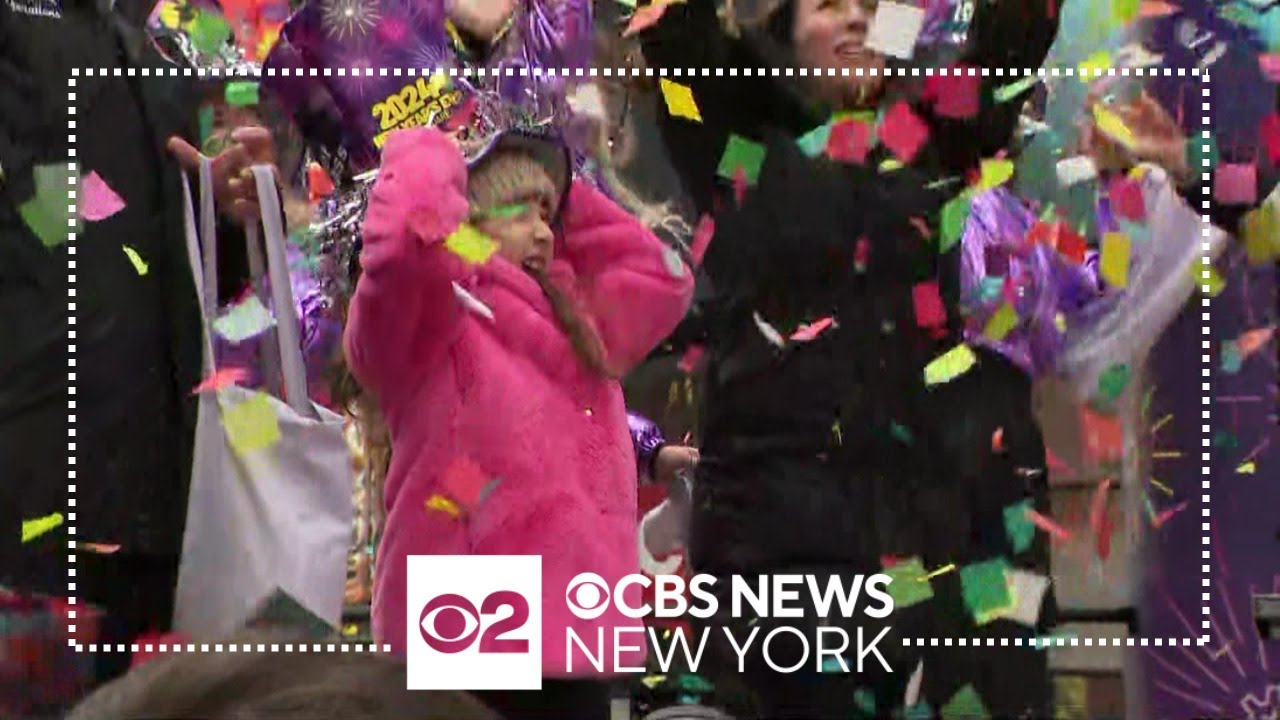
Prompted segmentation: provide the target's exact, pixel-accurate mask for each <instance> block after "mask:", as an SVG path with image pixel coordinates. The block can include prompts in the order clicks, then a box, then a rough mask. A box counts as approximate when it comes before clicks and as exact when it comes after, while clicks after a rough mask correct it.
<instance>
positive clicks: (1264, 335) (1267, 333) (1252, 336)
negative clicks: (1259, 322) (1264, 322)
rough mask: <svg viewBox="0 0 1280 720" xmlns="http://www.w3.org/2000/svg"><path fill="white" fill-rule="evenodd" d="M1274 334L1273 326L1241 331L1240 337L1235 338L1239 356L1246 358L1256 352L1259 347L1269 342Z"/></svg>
mask: <svg viewBox="0 0 1280 720" xmlns="http://www.w3.org/2000/svg"><path fill="white" fill-rule="evenodd" d="M1274 334H1275V327H1274V326H1272V327H1264V328H1258V329H1256V330H1247V331H1245V332H1244V333H1242V334H1241V335H1240V338H1239V339H1238V340H1236V344H1237V345H1238V346H1239V348H1240V355H1241V357H1242V358H1244V359H1248V357H1249V356H1250V355H1252V354H1254V353H1255V352H1257V351H1258V349H1259V348H1261V347H1262V346H1264V345H1266V344H1267V343H1268V342H1270V341H1271V337H1272V335H1274Z"/></svg>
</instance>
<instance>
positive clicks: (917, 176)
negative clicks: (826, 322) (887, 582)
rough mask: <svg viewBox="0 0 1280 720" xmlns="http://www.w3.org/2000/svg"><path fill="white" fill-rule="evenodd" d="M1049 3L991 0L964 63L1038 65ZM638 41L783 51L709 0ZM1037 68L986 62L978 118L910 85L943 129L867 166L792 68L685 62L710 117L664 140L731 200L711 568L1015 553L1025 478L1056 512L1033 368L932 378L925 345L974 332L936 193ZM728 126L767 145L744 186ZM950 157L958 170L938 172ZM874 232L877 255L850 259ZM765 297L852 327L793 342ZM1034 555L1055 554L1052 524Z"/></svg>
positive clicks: (976, 156) (687, 182)
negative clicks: (933, 297) (921, 309)
mask: <svg viewBox="0 0 1280 720" xmlns="http://www.w3.org/2000/svg"><path fill="white" fill-rule="evenodd" d="M1045 12H1046V3H1039V2H1027V3H1023V2H1013V3H1009V2H1001V3H999V4H998V5H997V4H992V3H981V4H980V7H979V9H978V11H977V15H976V19H975V25H974V27H973V31H972V36H971V46H972V47H973V48H974V51H973V52H971V53H970V55H969V57H968V58H967V59H966V60H965V62H967V63H969V64H971V65H976V66H981V67H990V68H1002V69H1003V68H1024V69H1031V68H1036V67H1039V65H1040V64H1041V62H1042V61H1043V58H1044V56H1045V54H1046V52H1047V51H1048V48H1049V45H1050V44H1051V42H1052V40H1053V37H1054V34H1055V32H1056V24H1057V23H1056V19H1053V18H1050V17H1048V16H1047V15H1046V14H1045ZM643 40H644V45H645V53H646V60H647V61H648V63H649V65H651V66H655V67H668V68H676V67H679V68H689V67H693V68H703V67H712V68H730V67H732V68H744V67H746V68H757V67H761V66H764V65H767V62H766V61H765V60H764V58H763V56H762V55H761V53H760V52H759V51H758V50H757V49H756V46H755V45H753V43H751V42H749V41H745V40H743V41H740V40H736V39H733V38H730V37H728V36H726V35H725V34H724V33H723V32H722V31H721V30H720V26H719V23H718V20H717V18H716V17H715V9H714V3H712V2H709V1H706V0H703V1H699V0H690V2H689V3H687V4H677V5H671V6H669V7H668V9H667V11H666V14H665V17H664V18H663V19H662V21H661V22H660V23H659V24H658V25H656V26H655V27H654V28H652V29H650V30H649V31H647V32H646V34H645V35H644V36H643ZM1021 76H1022V71H1017V72H1010V73H1007V74H1002V76H999V77H997V76H994V75H993V76H991V77H987V78H984V79H983V82H982V102H981V110H980V113H979V115H978V117H977V118H975V119H972V120H969V121H956V120H949V119H945V118H941V117H937V116H936V115H934V114H932V113H931V112H930V110H929V108H927V107H924V106H920V105H916V106H915V107H914V110H915V112H916V113H917V114H918V115H919V116H920V117H921V118H923V119H924V120H925V121H926V123H927V124H928V127H929V131H930V137H929V141H928V143H927V145H926V146H925V147H924V149H922V150H921V152H920V153H919V155H918V156H917V158H916V160H915V161H914V162H913V163H912V164H911V165H910V166H909V167H906V168H904V169H901V170H897V171H894V172H887V173H882V172H878V171H877V170H876V167H877V165H878V164H879V162H880V160H882V159H884V158H885V157H888V156H887V154H886V151H885V150H884V149H883V147H882V146H878V147H877V148H876V149H875V150H873V152H872V155H871V156H870V157H869V159H868V161H867V163H866V165H865V166H857V165H844V164H837V163H834V162H831V161H829V160H827V159H825V158H818V159H811V158H808V157H806V156H805V155H804V154H803V153H802V152H801V151H800V149H799V148H798V146H797V144H796V138H797V137H798V136H799V135H801V134H803V133H805V132H807V131H808V130H810V129H812V128H813V127H815V126H817V125H819V124H821V123H822V122H824V121H825V120H826V114H825V113H819V112H815V111H814V109H813V108H810V107H808V106H806V104H805V103H804V102H803V100H801V98H802V94H801V93H800V92H798V90H797V88H796V86H794V85H791V84H788V83H791V82H793V81H790V80H787V79H786V78H773V77H770V78H759V77H752V78H743V77H738V78H733V77H729V76H728V73H727V72H726V73H725V75H724V76H722V77H715V76H712V77H702V76H700V75H699V76H695V77H689V76H687V75H686V76H683V77H680V78H673V79H676V80H677V81H678V82H681V83H684V84H687V85H689V86H691V88H692V90H693V94H694V96H695V98H696V100H697V103H698V106H699V109H700V112H701V115H702V117H703V120H704V122H703V123H701V124H695V123H691V122H689V121H686V120H682V119H679V118H672V117H670V116H667V117H665V118H664V119H663V121H662V122H663V133H664V140H665V142H666V145H667V148H668V152H669V155H670V157H671V159H672V162H673V164H674V165H675V166H676V168H677V170H678V171H679V173H680V175H681V178H682V181H683V183H684V186H685V190H686V192H688V193H689V194H690V195H691V196H692V197H693V198H694V200H695V203H696V205H697V206H698V208H699V211H701V212H712V213H714V216H715V219H716V232H715V236H714V238H713V240H712V242H711V245H710V248H709V250H708V252H707V255H706V257H705V269H706V271H707V273H708V275H709V277H710V281H711V284H712V286H713V292H712V294H713V299H712V301H711V302H710V303H709V306H708V307H705V308H704V309H703V313H704V317H705V320H706V331H707V338H708V343H709V357H710V362H709V367H708V371H707V378H706V383H705V385H706V388H705V397H704V398H703V407H702V420H703V427H702V431H701V433H700V437H701V441H702V458H703V460H702V463H701V465H700V467H699V473H698V480H699V482H698V484H697V496H696V497H695V501H694V519H693V528H692V534H691V538H690V557H691V560H692V562H693V564H694V565H695V566H696V567H697V569H698V570H699V571H701V572H729V573H731V572H741V571H749V572H771V571H777V570H780V569H783V568H790V567H799V566H807V567H814V566H825V567H846V568H847V567H855V568H860V569H861V570H863V571H868V570H874V569H876V568H879V567H880V566H881V558H882V556H885V555H893V556H898V557H910V556H915V555H922V556H923V557H924V562H925V564H926V566H928V567H939V566H943V565H946V564H948V563H957V564H960V565H962V564H964V563H966V562H972V561H977V560H985V559H990V558H992V557H996V556H1008V557H1011V558H1012V557H1013V556H1014V555H1015V554H1014V552H1013V551H1012V549H1011V547H1010V546H1009V541H1008V540H1007V538H1006V537H1005V531H1004V523H1003V520H1002V513H1003V509H1004V508H1005V507H1007V506H1008V505H1011V504H1013V503H1015V502H1019V501H1021V500H1023V499H1026V498H1030V499H1032V500H1033V501H1034V503H1035V505H1036V507H1037V508H1038V509H1039V510H1040V511H1041V512H1047V502H1048V499H1047V488H1046V485H1045V483H1046V472H1045V470H1044V451H1043V446H1042V442H1041V437H1040V433H1039V431H1038V429H1037V426H1036V423H1035V420H1034V418H1033V415H1032V410H1031V393H1030V380H1029V378H1027V377H1026V376H1025V375H1024V374H1023V373H1022V372H1021V371H1020V370H1018V369H1017V368H1016V367H1014V366H1013V365H1012V364H1010V363H1008V362H1006V361H1005V360H1004V359H1003V358H1001V357H999V356H997V355H995V354H992V353H988V352H985V351H982V350H975V352H976V353H977V355H978V363H977V365H976V366H975V367H974V368H973V369H971V370H969V371H968V372H967V373H965V374H964V375H962V376H961V377H959V378H958V379H956V380H953V381H951V382H949V383H945V384H941V385H934V386H932V387H928V386H926V385H925V383H924V367H925V365H926V364H928V363H929V362H930V361H931V360H933V359H934V358H936V357H938V356H939V355H941V354H943V353H944V352H946V351H947V350H949V349H951V348H952V347H954V346H956V345H957V344H958V343H959V342H960V335H959V331H960V325H961V323H960V318H959V313H958V310H957V305H958V298H957V294H958V265H959V263H958V258H957V257H956V250H952V251H951V252H949V253H946V254H942V255H940V254H939V253H938V252H937V245H936V243H937V235H938V230H937V228H938V223H937V219H938V213H939V210H940V208H941V206H942V205H943V204H944V203H945V202H946V201H947V200H948V199H949V198H950V197H952V196H953V195H954V194H955V193H957V192H958V191H959V190H960V189H961V188H962V186H963V184H964V180H963V178H964V176H965V174H966V172H968V171H970V170H971V169H973V168H976V167H977V165H978V163H979V161H980V160H981V159H982V158H986V157H992V156H994V155H995V154H996V152H997V151H999V150H1000V149H1002V148H1006V147H1007V146H1008V145H1009V144H1010V142H1011V139H1012V134H1013V129H1014V125H1015V123H1016V120H1017V117H1018V114H1019V111H1020V108H1021V105H1022V102H1023V100H1024V99H1025V96H1024V97H1022V98H1016V99H1014V100H1012V101H1010V102H1007V103H999V104H998V103H996V102H995V101H994V100H993V98H992V90H993V89H994V88H995V87H998V86H1000V85H1005V84H1008V83H1011V82H1013V81H1014V80H1015V79H1017V78H1019V77H1021ZM730 133H734V134H737V135H740V136H744V137H747V138H750V139H753V140H754V141H756V142H759V143H761V144H763V145H765V147H766V150H767V155H766V158H765V161H764V164H763V167H762V168H761V172H760V176H759V180H758V183H757V185H756V186H755V187H751V188H748V189H747V191H746V193H745V198H744V200H743V202H742V203H741V204H740V205H739V204H738V203H737V202H736V200H735V199H734V197H733V191H732V189H730V187H729V186H728V184H727V183H725V182H723V181H717V180H716V178H715V171H716V167H717V165H718V163H719V161H720V157H721V154H722V153H723V149H724V147H725V142H726V139H727V136H728V135H729V134H730ZM947 178H956V179H957V180H956V181H955V182H953V183H952V184H943V185H938V184H937V183H936V182H935V181H938V180H944V179H947ZM920 220H923V221H924V224H925V225H926V226H927V228H928V234H927V235H926V234H925V233H922V232H921V230H919V229H918V228H917V227H916V225H918V224H919V222H918V221H920ZM860 239H866V241H867V245H866V249H867V253H866V256H865V257H864V258H862V259H863V260H865V271H861V270H859V268H858V267H857V265H858V263H855V262H854V258H855V254H856V253H857V252H858V251H857V248H858V244H859V243H858V241H859V240H860ZM957 247H958V246H957ZM927 280H933V281H936V282H938V284H939V286H940V287H941V290H942V298H943V300H944V303H945V305H946V307H947V309H948V318H949V323H948V327H946V328H942V329H941V330H938V331H936V332H935V331H926V330H922V329H921V328H919V327H918V326H917V322H916V316H915V311H914V305H913V286H915V285H916V284H917V283H920V282H922V281H927ZM757 315H758V316H759V317H760V318H762V319H763V320H765V321H766V322H767V323H768V324H770V325H771V326H773V327H774V328H776V329H777V331H779V332H780V333H781V334H782V335H784V336H788V335H790V334H791V333H792V331H794V330H795V329H796V328H797V327H798V326H799V325H800V324H802V323H811V322H814V321H815V320H818V319H820V318H824V317H832V318H834V320H835V322H836V327H835V328H833V329H830V330H827V331H826V332H824V333H822V334H820V335H819V336H818V337H817V338H816V339H815V340H813V341H810V342H803V343H794V342H789V343H787V345H786V347H784V348H782V349H779V348H777V347H775V346H774V345H773V344H771V343H770V342H769V341H767V340H766V338H765V335H764V333H763V332H762V331H761V330H760V329H759V328H758V324H757V322H756V316H757ZM997 430H1000V431H1001V433H1002V435H1003V447H1002V448H1001V449H1000V450H999V451H995V450H993V447H992V445H993V443H992V435H993V434H994V433H995V432H996V431H997ZM1018 562H1019V563H1020V564H1023V565H1028V566H1034V567H1036V568H1038V569H1040V571H1041V572H1044V571H1046V570H1047V565H1048V551H1047V545H1045V544H1044V543H1043V540H1042V538H1039V539H1037V541H1036V544H1035V545H1034V546H1033V548H1032V549H1031V550H1030V551H1028V552H1026V553H1023V554H1022V555H1020V556H1019V557H1018ZM950 582H951V581H950V580H948V579H946V578H945V577H944V578H943V579H941V580H940V583H941V584H943V585H946V584H948V583H950ZM955 585H957V586H958V583H955ZM953 590H954V591H955V592H958V587H956V588H953ZM943 592H946V591H945V590H944V591H943ZM956 630H958V629H957V628H954V627H953V628H952V632H948V633H946V634H948V635H953V634H960V633H957V632H956Z"/></svg>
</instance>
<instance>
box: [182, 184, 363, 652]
mask: <svg viewBox="0 0 1280 720" xmlns="http://www.w3.org/2000/svg"><path fill="white" fill-rule="evenodd" d="M253 174H254V177H255V180H256V182H257V187H258V197H259V201H260V204H261V206H262V219H263V227H264V229H265V237H266V249H267V263H266V264H267V272H268V275H269V278H270V281H271V297H272V303H273V305H274V307H275V313H276V319H277V323H276V331H275V332H274V333H272V334H271V335H268V336H266V337H268V338H269V337H271V336H274V337H276V338H278V341H279V342H278V345H279V351H280V356H279V365H278V367H279V369H280V374H281V376H282V378H283V384H284V388H285V397H286V398H287V402H284V401H281V400H280V399H279V398H276V397H274V396H271V395H268V394H266V393H259V392H256V391H252V390H248V389H245V388H241V387H236V386H230V387H226V388H223V389H221V390H218V391H207V392H203V393H201V394H200V399H199V416H198V422H197V426H196V438H195V441H196V442H195V452H194V457H193V460H192V463H193V466H192V473H191V491H190V497H189V499H188V502H187V523H186V531H185V533H184V536H183V541H182V559H181V565H180V567H179V571H178V587H177V596H176V599H175V607H174V623H173V624H174V629H175V630H177V631H179V632H182V633H185V634H187V635H189V636H191V637H192V638H194V639H200V640H206V641H209V640H218V639H220V638H221V637H223V636H225V635H226V634H228V633H231V632H234V631H235V630H237V629H239V628H240V627H242V626H243V625H244V624H245V622H246V621H247V620H249V619H250V618H251V617H252V615H253V614H254V611H255V610H256V609H257V608H258V607H259V606H260V605H261V604H262V603H263V602H264V601H265V600H267V599H268V598H269V597H270V596H272V595H274V594H275V593H276V592H278V591H283V592H285V593H287V594H288V595H289V596H291V597H292V598H293V599H295V600H297V601H298V603H300V604H301V605H302V606H303V607H304V608H306V609H307V610H308V611H310V612H311V613H313V614H315V615H316V616H317V617H318V618H320V619H321V620H323V621H325V622H326V623H328V624H330V625H332V626H334V627H337V626H338V624H339V622H340V618H341V614H342V601H343V591H344V585H345V581H346V574H347V553H348V547H349V544H350V541H351V527H352V521H353V517H352V515H353V511H352V504H351V488H352V469H351V467H352V466H351V461H350V457H349V454H348V453H349V451H348V447H347V444H346V440H345V439H344V437H343V433H342V425H343V421H342V418H341V417H340V416H338V415H336V414H334V413H332V412H329V411H328V410H326V409H324V408H322V407H319V406H317V405H315V404H314V403H312V402H311V401H310V400H309V399H308V397H307V384H306V375H305V370H304V365H303V359H302V350H301V347H300V343H299V338H298V317H297V310H296V309H295V306H294V303H293V293H292V289H291V287H290V284H289V274H288V267H287V262H286V258H285V247H284V242H285V241H284V228H283V227H282V222H281V213H280V200H279V196H278V195H277V193H276V187H275V181H274V177H273V175H272V172H271V170H270V168H267V167H255V168H253ZM210 176H211V172H210V167H209V162H208V160H207V159H205V160H204V161H203V163H202V166H201V168H200V220H201V236H202V239H203V243H201V242H199V241H198V240H197V236H196V227H195V217H194V215H195V213H194V211H193V209H192V204H191V191H190V188H189V187H187V186H185V184H184V188H183V190H184V194H185V197H186V205H187V206H186V226H187V233H186V234H187V252H188V255H189V259H190V262H191V270H192V273H193V275H194V277H195V284H196V288H197V292H198V294H199V297H200V304H201V317H202V320H203V336H204V374H205V376H206V377H207V376H208V375H209V374H210V373H211V372H212V371H213V370H214V359H213V358H214V356H213V345H212V342H211V337H212V336H211V334H210V333H211V331H212V320H213V318H214V315H215V314H216V312H217V286H218V284H217V263H216V257H217V245H216V243H217V238H216V237H214V235H215V232H214V228H215V226H216V219H215V216H214V208H213V194H212V187H211V177H210ZM256 236H257V232H256V228H254V229H253V231H251V232H250V233H249V243H250V246H251V248H254V249H253V250H251V254H253V253H256V246H257V237H256ZM201 246H203V262H202V261H201V250H202V248H201ZM255 264H259V263H255ZM263 354H264V355H269V354H270V353H269V352H268V349H267V347H266V343H264V347H263ZM246 402H252V403H253V406H254V407H257V408H259V409H260V410H261V412H259V413H257V414H256V415H255V417H256V418H257V419H258V421H259V422H258V426H259V427H266V428H267V431H266V432H265V433H255V435H257V437H258V438H259V439H258V441H257V442H255V443H250V445H251V446H252V445H257V446H258V447H256V449H252V450H248V451H237V449H236V447H237V445H235V444H233V442H232V439H231V437H230V435H229V432H228V430H227V424H226V418H227V417H228V415H229V414H230V415H232V416H233V417H234V416H236V415H239V414H242V413H243V412H244V408H243V407H242V404H243V403H246ZM233 426H234V427H235V428H237V429H239V428H243V427H245V425H244V424H243V423H240V422H233ZM272 426H278V439H276V440H275V441H274V442H272V443H270V444H268V443H267V442H266V441H265V440H263V439H262V438H263V436H264V435H265V436H274V435H275V432H274V431H272V430H271V429H270V428H271V427H272ZM236 437H243V433H240V432H237V433H236ZM239 447H241V448H242V449H243V448H244V444H243V443H242V444H240V445H239Z"/></svg>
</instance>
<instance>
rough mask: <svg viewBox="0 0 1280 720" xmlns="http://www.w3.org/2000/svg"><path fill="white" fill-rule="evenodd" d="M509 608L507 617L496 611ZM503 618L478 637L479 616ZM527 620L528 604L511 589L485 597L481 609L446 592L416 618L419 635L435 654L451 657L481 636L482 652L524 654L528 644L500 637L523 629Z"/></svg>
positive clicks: (479, 630)
mask: <svg viewBox="0 0 1280 720" xmlns="http://www.w3.org/2000/svg"><path fill="white" fill-rule="evenodd" d="M503 608H510V614H505V613H500V612H499V610H501V609H503ZM504 614H505V615H506V616H505V617H502V618H501V619H498V620H495V621H494V622H491V623H489V626H488V627H486V628H484V632H483V634H481V622H480V618H481V617H482V616H491V615H504ZM528 620H529V601H528V600H526V599H525V597H524V595H521V594H520V593H518V592H515V591H513V590H498V591H496V592H493V593H490V594H489V595H488V596H487V597H485V599H484V602H482V603H481V604H480V610H479V611H477V610H476V606H475V605H474V604H472V602H471V601H470V600H468V599H467V598H465V597H462V596H461V595H455V594H453V593H447V594H444V595H439V596H436V597H435V598H433V599H432V600H431V601H430V602H428V603H427V604H426V605H425V606H423V608H422V612H421V613H420V614H419V616H418V634H420V635H421V636H422V641H423V642H425V643H426V644H427V646H428V647H430V648H431V649H432V650H435V651H436V652H438V653H444V654H447V655H452V654H454V653H460V652H462V651H464V650H467V649H468V648H470V647H471V646H472V645H474V644H475V641H476V636H477V635H479V636H480V652H482V653H527V652H529V641H528V640H526V639H524V638H508V637H503V636H504V635H506V634H508V633H512V632H514V631H516V630H519V629H520V628H522V627H524V625H525V623H526V622H528Z"/></svg>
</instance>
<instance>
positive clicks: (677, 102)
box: [658, 78, 702, 123]
mask: <svg viewBox="0 0 1280 720" xmlns="http://www.w3.org/2000/svg"><path fill="white" fill-rule="evenodd" d="M658 84H659V86H660V87H661V88H662V98H663V99H664V100H666V101H667V112H669V113H671V116H672V117H678V118H685V119H686V120H692V121H694V122H698V123H700V122H702V113H700V112H698V103H697V101H695V100H694V99H693V90H691V89H690V88H689V86H687V85H681V84H680V83H677V82H672V81H670V80H668V79H666V78H662V79H661V80H659V83H658Z"/></svg>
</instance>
